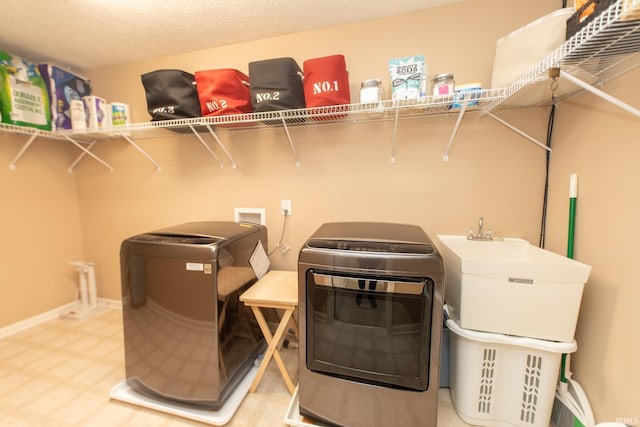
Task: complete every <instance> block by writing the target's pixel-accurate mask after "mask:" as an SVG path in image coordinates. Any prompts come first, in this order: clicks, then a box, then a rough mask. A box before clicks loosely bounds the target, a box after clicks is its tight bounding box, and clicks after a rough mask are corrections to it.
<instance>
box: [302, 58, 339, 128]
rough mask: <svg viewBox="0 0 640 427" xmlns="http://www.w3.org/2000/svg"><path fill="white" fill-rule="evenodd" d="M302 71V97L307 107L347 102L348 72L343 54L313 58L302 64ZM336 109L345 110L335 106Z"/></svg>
mask: <svg viewBox="0 0 640 427" xmlns="http://www.w3.org/2000/svg"><path fill="white" fill-rule="evenodd" d="M302 68H303V73H304V81H303V86H304V98H305V102H306V105H307V108H313V107H326V106H332V105H342V104H349V103H350V102H351V91H350V89H349V72H348V71H347V64H346V61H345V59H344V55H330V56H323V57H320V58H313V59H308V60H306V61H304V63H303V64H302ZM336 110H337V111H340V110H342V111H345V110H346V107H344V108H337V109H336ZM343 116H344V115H341V116H333V115H332V116H327V117H317V116H316V117H314V119H316V120H322V119H323V118H326V119H335V118H337V117H343Z"/></svg>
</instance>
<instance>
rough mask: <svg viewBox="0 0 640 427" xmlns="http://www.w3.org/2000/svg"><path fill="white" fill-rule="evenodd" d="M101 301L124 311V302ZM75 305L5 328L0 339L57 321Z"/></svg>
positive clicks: (0, 331)
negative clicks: (63, 312) (50, 321)
mask: <svg viewBox="0 0 640 427" xmlns="http://www.w3.org/2000/svg"><path fill="white" fill-rule="evenodd" d="M99 300H100V301H102V302H105V303H106V304H107V307H108V308H114V309H120V310H121V309H122V301H120V300H112V299H106V298H99ZM75 303H76V301H73V302H70V303H69V304H65V305H61V306H60V307H58V308H54V309H52V310H49V311H46V312H44V313H40V314H36V315H35V316H31V317H28V318H26V319H24V320H21V321H19V322H16V323H12V324H10V325H7V326H4V327H2V328H0V339H2V338H5V337H8V336H10V335H13V334H16V333H18V332H21V331H24V330H26V329H29V328H32V327H34V326H37V325H39V324H41V323H44V322H48V321H49V320H53V319H57V318H58V317H59V316H60V313H61V312H62V311H64V310H66V309H68V308H69V307H71V306H72V305H73V304H75Z"/></svg>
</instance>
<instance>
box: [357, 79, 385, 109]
mask: <svg viewBox="0 0 640 427" xmlns="http://www.w3.org/2000/svg"><path fill="white" fill-rule="evenodd" d="M380 101H382V81H381V80H380V79H369V80H364V81H363V82H362V83H361V84H360V103H362V104H370V103H375V102H380Z"/></svg>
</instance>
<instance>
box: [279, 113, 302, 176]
mask: <svg viewBox="0 0 640 427" xmlns="http://www.w3.org/2000/svg"><path fill="white" fill-rule="evenodd" d="M280 119H281V120H282V127H283V128H284V133H285V134H286V135H287V141H289V147H290V148H291V153H292V154H293V158H294V159H295V161H296V167H297V168H299V167H300V158H299V157H298V152H297V151H296V147H295V146H294V145H293V140H292V139H291V134H290V133H289V126H287V121H286V120H285V119H284V115H283V114H282V113H280Z"/></svg>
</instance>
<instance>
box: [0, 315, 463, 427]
mask: <svg viewBox="0 0 640 427" xmlns="http://www.w3.org/2000/svg"><path fill="white" fill-rule="evenodd" d="M281 354H282V358H283V360H284V361H285V364H287V365H288V366H289V367H290V372H294V371H295V369H296V366H297V350H295V349H283V350H282V352H281ZM123 378H124V344H123V338H122V312H121V311H120V310H118V309H112V308H110V309H107V310H106V311H104V312H103V313H100V314H98V315H96V316H95V317H92V318H90V319H87V320H84V321H77V320H69V319H54V320H50V321H47V322H44V323H42V324H39V325H37V326H34V327H31V328H29V329H27V330H24V331H21V332H18V333H16V334H13V335H10V336H8V337H5V338H3V339H0V426H2V427H18V426H20V427H22V426H38V427H43V426H52V427H54V426H55V427H71V426H83V427H84V426H88V427H94V426H95V427H101V426H105V427H106V426H108V427H136V426H142V427H147V426H149V427H150V426H153V427H156V426H157V427H178V426H204V425H205V424H202V423H199V422H196V421H192V420H187V419H184V418H180V417H177V416H172V415H169V414H164V413H160V412H156V411H153V410H150V409H145V408H142V407H139V406H135V405H131V404H128V403H125V402H120V401H117V400H111V399H110V398H109V392H110V390H111V389H112V388H113V386H115V385H116V384H118V383H119V382H120V381H122V379H123ZM440 396H441V397H440V406H439V411H438V426H439V427H458V426H466V425H467V424H465V423H463V422H462V421H461V420H460V419H459V418H458V417H457V416H456V414H455V410H454V409H453V406H452V404H451V400H450V398H449V393H448V390H447V389H443V390H442V392H441V393H440ZM290 401H291V396H290V395H289V393H288V391H287V389H286V387H285V385H284V382H283V381H282V378H281V377H280V373H279V371H278V370H277V366H276V365H275V363H273V362H272V363H271V364H270V365H269V367H268V369H267V371H266V373H265V376H264V377H263V379H262V382H261V383H260V385H259V387H258V390H257V391H256V393H253V394H251V393H250V394H248V395H247V396H246V397H245V399H244V401H243V402H242V404H241V405H240V408H239V409H238V412H236V414H235V415H234V417H233V418H232V419H231V421H230V422H229V423H228V424H227V426H229V427H262V426H264V427H285V426H286V424H285V423H284V418H285V415H286V412H287V408H288V406H289V402H290Z"/></svg>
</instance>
